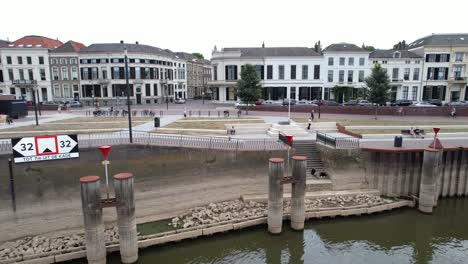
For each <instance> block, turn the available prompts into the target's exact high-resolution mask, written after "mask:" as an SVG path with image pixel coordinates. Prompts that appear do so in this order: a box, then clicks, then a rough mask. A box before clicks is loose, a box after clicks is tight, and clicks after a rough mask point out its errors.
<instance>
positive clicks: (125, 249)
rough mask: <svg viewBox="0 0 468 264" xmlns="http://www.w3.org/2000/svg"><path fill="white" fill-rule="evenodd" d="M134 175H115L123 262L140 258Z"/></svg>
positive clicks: (132, 261)
mask: <svg viewBox="0 0 468 264" xmlns="http://www.w3.org/2000/svg"><path fill="white" fill-rule="evenodd" d="M133 184H134V177H133V174H132V173H119V174H116V175H114V190H115V199H116V210H117V226H118V229H119V242H120V257H121V261H122V263H134V262H136V261H137V260H138V242H137V227H136V217H135V196H134V193H133Z"/></svg>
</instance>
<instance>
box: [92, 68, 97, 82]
mask: <svg viewBox="0 0 468 264" xmlns="http://www.w3.org/2000/svg"><path fill="white" fill-rule="evenodd" d="M91 74H92V75H91V79H92V80H97V79H99V74H98V68H97V67H92V68H91Z"/></svg>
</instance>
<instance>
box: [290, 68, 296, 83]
mask: <svg viewBox="0 0 468 264" xmlns="http://www.w3.org/2000/svg"><path fill="white" fill-rule="evenodd" d="M295 79H296V65H291V80H295Z"/></svg>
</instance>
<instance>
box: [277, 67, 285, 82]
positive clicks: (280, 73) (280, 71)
mask: <svg viewBox="0 0 468 264" xmlns="http://www.w3.org/2000/svg"><path fill="white" fill-rule="evenodd" d="M278 79H280V80H284V65H278Z"/></svg>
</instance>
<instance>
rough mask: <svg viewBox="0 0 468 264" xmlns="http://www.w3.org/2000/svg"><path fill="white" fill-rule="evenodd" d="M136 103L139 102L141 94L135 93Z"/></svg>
mask: <svg viewBox="0 0 468 264" xmlns="http://www.w3.org/2000/svg"><path fill="white" fill-rule="evenodd" d="M136 103H137V104H141V94H137V95H136Z"/></svg>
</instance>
